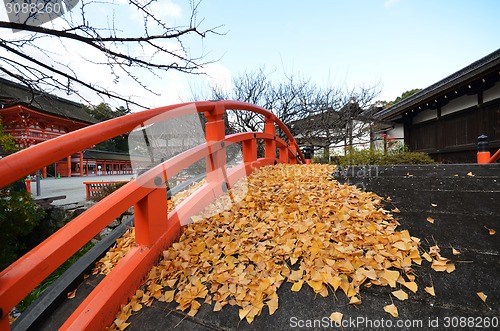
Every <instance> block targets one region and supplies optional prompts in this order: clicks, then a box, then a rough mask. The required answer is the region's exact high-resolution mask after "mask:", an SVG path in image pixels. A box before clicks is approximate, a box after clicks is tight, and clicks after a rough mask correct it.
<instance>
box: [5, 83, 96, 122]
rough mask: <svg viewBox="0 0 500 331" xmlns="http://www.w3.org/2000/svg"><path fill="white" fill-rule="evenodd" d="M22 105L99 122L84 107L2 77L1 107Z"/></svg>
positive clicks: (77, 118) (65, 116)
mask: <svg viewBox="0 0 500 331" xmlns="http://www.w3.org/2000/svg"><path fill="white" fill-rule="evenodd" d="M18 104H22V105H25V106H28V107H30V108H33V109H36V110H39V111H42V112H45V113H49V114H52V115H56V116H60V117H64V118H68V119H72V120H77V121H81V122H85V123H89V124H92V123H97V122H99V121H98V120H96V119H95V118H94V117H92V116H90V115H89V114H88V113H87V112H86V111H85V110H84V109H83V105H82V104H79V103H76V102H73V101H70V100H67V99H63V98H60V97H57V96H54V95H50V94H47V93H42V92H39V91H31V90H30V89H29V88H27V87H26V86H24V85H21V84H18V83H15V82H12V81H10V80H7V79H4V78H1V77H0V105H2V106H3V107H9V106H14V105H18Z"/></svg>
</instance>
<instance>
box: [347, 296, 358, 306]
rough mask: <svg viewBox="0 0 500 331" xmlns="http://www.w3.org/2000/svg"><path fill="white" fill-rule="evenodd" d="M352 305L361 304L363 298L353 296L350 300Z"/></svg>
mask: <svg viewBox="0 0 500 331" xmlns="http://www.w3.org/2000/svg"><path fill="white" fill-rule="evenodd" d="M349 304H350V305H359V304H361V300H360V299H359V298H358V297H357V296H353V297H352V298H351V300H349Z"/></svg>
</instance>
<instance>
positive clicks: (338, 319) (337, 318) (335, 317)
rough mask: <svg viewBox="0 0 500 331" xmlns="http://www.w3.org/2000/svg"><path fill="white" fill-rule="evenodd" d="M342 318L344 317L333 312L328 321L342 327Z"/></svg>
mask: <svg viewBox="0 0 500 331" xmlns="http://www.w3.org/2000/svg"><path fill="white" fill-rule="evenodd" d="M342 317H344V314H342V313H339V312H334V313H332V314H331V315H330V319H331V320H332V321H334V322H335V323H336V324H337V325H342Z"/></svg>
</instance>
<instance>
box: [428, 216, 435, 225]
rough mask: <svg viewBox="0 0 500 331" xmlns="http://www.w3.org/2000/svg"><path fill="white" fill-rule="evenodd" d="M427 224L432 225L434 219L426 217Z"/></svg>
mask: <svg viewBox="0 0 500 331" xmlns="http://www.w3.org/2000/svg"><path fill="white" fill-rule="evenodd" d="M427 222H429V223H431V224H434V219H433V218H432V217H430V216H429V217H427Z"/></svg>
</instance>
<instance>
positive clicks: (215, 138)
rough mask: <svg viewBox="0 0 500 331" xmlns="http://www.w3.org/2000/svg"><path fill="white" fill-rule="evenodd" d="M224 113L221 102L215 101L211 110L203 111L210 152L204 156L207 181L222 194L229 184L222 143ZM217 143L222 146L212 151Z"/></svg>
mask: <svg viewBox="0 0 500 331" xmlns="http://www.w3.org/2000/svg"><path fill="white" fill-rule="evenodd" d="M224 113H225V109H224V106H223V104H221V103H217V104H216V105H215V108H214V109H213V110H212V111H209V112H205V117H206V118H207V123H206V124H205V132H206V133H205V137H206V141H207V144H208V146H209V147H208V148H209V152H210V155H209V156H207V157H206V171H207V182H208V183H210V184H211V185H212V188H213V190H214V193H215V194H216V195H220V194H222V192H223V191H224V190H225V189H227V188H228V186H229V183H227V180H226V148H225V145H224V138H225V136H226V129H225V125H224V119H223V116H224ZM219 144H220V147H222V148H221V149H220V150H218V151H214V150H215V149H216V148H217V147H218V145H219ZM212 145H213V146H212Z"/></svg>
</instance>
